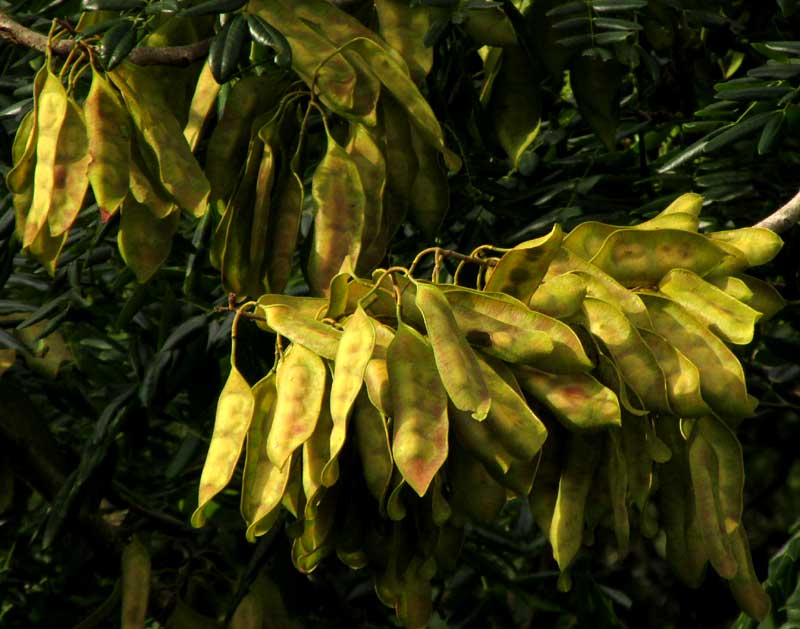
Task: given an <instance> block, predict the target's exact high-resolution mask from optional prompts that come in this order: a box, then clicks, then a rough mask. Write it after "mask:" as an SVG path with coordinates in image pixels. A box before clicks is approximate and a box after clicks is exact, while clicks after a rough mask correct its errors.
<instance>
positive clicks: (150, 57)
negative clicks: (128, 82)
mask: <svg viewBox="0 0 800 629" xmlns="http://www.w3.org/2000/svg"><path fill="white" fill-rule="evenodd" d="M0 38H2V39H6V40H8V41H10V42H12V43H14V44H18V45H20V46H25V47H27V48H33V49H34V50H39V51H41V52H46V51H47V36H46V35H42V34H41V33H37V32H36V31H34V30H31V29H29V28H28V27H26V26H23V25H22V24H20V23H19V22H17V21H15V20H13V19H12V18H11V17H9V16H8V15H7V14H5V13H3V12H0ZM210 45H211V40H210V39H204V40H203V41H199V42H196V43H194V44H188V45H185V46H165V47H161V48H159V47H155V48H154V47H151V46H141V47H139V48H134V49H133V50H132V51H131V54H130V55H129V57H128V60H129V61H131V62H132V63H135V64H137V65H140V66H146V65H171V66H185V65H188V64H190V63H192V62H193V61H197V60H198V59H203V58H204V57H205V56H206V55H207V54H208V48H209V46H210ZM75 46H76V42H75V40H74V39H59V40H58V41H56V42H53V46H52V51H53V54H56V55H58V56H60V57H66V56H67V55H68V54H69V53H70V51H71V50H72V49H73V48H74V47H75Z"/></svg>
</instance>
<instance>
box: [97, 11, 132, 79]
mask: <svg viewBox="0 0 800 629" xmlns="http://www.w3.org/2000/svg"><path fill="white" fill-rule="evenodd" d="M134 46H136V27H135V26H134V23H133V22H131V21H125V22H122V23H121V24H117V25H116V26H114V27H113V28H110V29H109V30H107V31H106V34H105V35H103V39H102V41H101V42H100V60H101V61H102V62H103V65H104V66H105V68H106V70H113V69H114V68H115V67H117V66H118V65H119V64H120V63H122V62H123V61H124V60H125V57H127V56H128V55H129V54H130V52H131V50H133V48H134Z"/></svg>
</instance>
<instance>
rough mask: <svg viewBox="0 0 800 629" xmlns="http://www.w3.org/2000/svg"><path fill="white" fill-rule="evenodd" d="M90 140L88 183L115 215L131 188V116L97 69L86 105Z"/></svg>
mask: <svg viewBox="0 0 800 629" xmlns="http://www.w3.org/2000/svg"><path fill="white" fill-rule="evenodd" d="M83 110H84V112H85V116H86V130H87V133H88V140H89V157H90V161H89V182H90V183H91V185H92V191H93V192H94V197H95V199H96V200H97V204H98V205H99V206H100V208H101V209H103V210H104V211H106V212H108V213H109V214H113V213H114V212H115V211H116V210H117V209H118V208H119V206H120V205H121V204H122V201H123V199H124V198H125V195H126V194H127V193H128V188H129V187H130V161H131V134H132V132H133V130H132V124H131V118H130V115H129V114H128V111H127V109H125V107H124V105H123V104H122V101H121V100H120V97H119V94H118V93H117V91H116V90H115V89H114V88H113V87H112V85H111V83H110V82H109V81H108V79H106V78H105V77H104V76H103V74H102V73H101V72H100V71H98V70H95V71H94V73H93V74H92V87H91V88H90V89H89V95H88V96H87V97H86V101H85V102H84V104H83Z"/></svg>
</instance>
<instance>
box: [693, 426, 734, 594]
mask: <svg viewBox="0 0 800 629" xmlns="http://www.w3.org/2000/svg"><path fill="white" fill-rule="evenodd" d="M718 465H719V462H718V460H717V458H716V455H715V454H714V451H713V449H712V448H711V445H710V444H709V443H708V440H707V439H706V438H705V436H704V435H703V433H702V431H700V430H699V429H698V428H697V427H696V426H695V429H694V430H693V431H692V435H691V437H690V439H689V469H690V470H691V475H692V487H693V489H694V498H695V507H696V509H697V515H698V521H699V525H700V532H701V533H702V535H703V541H704V542H705V544H706V547H707V551H708V559H709V561H710V562H711V565H712V566H714V569H715V570H716V571H717V573H718V574H719V575H720V576H721V577H723V578H725V579H730V578H732V577H733V576H735V575H736V572H737V569H738V566H737V564H736V558H735V557H734V556H733V551H732V549H731V535H730V533H729V532H728V531H727V530H726V524H725V520H724V516H723V514H722V513H720V506H719V481H718V476H717V475H718V471H717V470H718Z"/></svg>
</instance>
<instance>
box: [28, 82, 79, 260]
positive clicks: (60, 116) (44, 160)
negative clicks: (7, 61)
mask: <svg viewBox="0 0 800 629" xmlns="http://www.w3.org/2000/svg"><path fill="white" fill-rule="evenodd" d="M67 103H68V99H67V91H66V90H65V89H64V86H63V85H62V84H61V79H59V78H58V76H57V75H55V74H53V73H52V72H50V71H49V69H48V71H47V75H46V78H45V80H44V85H43V86H42V91H41V94H40V95H39V101H38V106H37V112H36V170H35V174H34V188H33V200H32V202H31V207H30V210H29V211H28V213H27V216H26V219H25V231H24V233H23V237H22V246H23V247H28V246H29V245H30V244H31V243H32V242H33V241H34V240H35V239H36V236H38V235H39V231H40V230H41V229H42V227H44V225H45V223H46V222H47V215H48V214H49V213H50V208H51V204H52V197H53V190H54V188H55V186H56V172H55V171H56V165H57V160H58V152H59V144H58V140H59V136H60V134H61V127H62V126H63V124H64V120H65V118H66V116H67V109H68V105H67ZM61 176H62V177H63V173H62V175H61Z"/></svg>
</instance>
